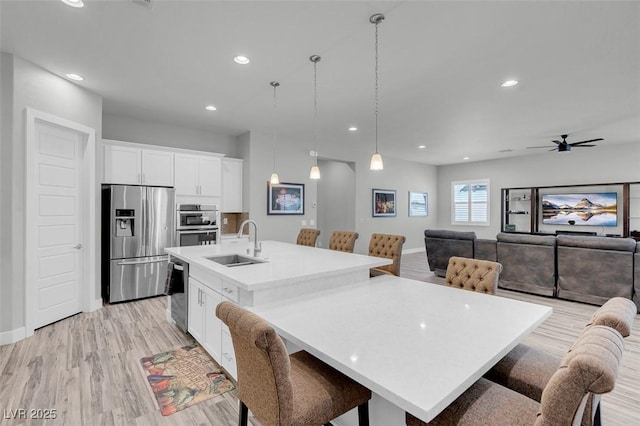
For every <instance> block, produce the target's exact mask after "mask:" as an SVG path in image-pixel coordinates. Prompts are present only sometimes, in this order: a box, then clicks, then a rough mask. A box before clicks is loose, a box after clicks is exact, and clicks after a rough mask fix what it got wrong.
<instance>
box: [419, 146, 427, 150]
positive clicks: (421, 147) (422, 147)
mask: <svg viewBox="0 0 640 426" xmlns="http://www.w3.org/2000/svg"><path fill="white" fill-rule="evenodd" d="M426 147H427V146H426V145H418V149H425V148H426Z"/></svg>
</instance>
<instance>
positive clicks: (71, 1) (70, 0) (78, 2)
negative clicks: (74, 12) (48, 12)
mask: <svg viewBox="0 0 640 426" xmlns="http://www.w3.org/2000/svg"><path fill="white" fill-rule="evenodd" d="M62 3H64V4H66V5H68V6H71V7H82V6H84V3H83V2H82V0H62Z"/></svg>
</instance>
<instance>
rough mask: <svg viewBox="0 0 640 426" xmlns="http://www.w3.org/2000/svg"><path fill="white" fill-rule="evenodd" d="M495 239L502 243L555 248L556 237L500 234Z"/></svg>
mask: <svg viewBox="0 0 640 426" xmlns="http://www.w3.org/2000/svg"><path fill="white" fill-rule="evenodd" d="M496 239H497V240H498V242H502V243H515V244H535V245H539V246H555V245H556V237H555V236H553V235H532V234H513V233H509V232H500V233H499V234H498V235H497V236H496Z"/></svg>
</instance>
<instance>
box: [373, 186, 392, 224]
mask: <svg viewBox="0 0 640 426" xmlns="http://www.w3.org/2000/svg"><path fill="white" fill-rule="evenodd" d="M371 200H372V207H371V208H372V212H373V217H385V216H395V215H396V191H395V190H393V189H373V192H372V195H371Z"/></svg>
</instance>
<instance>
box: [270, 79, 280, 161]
mask: <svg viewBox="0 0 640 426" xmlns="http://www.w3.org/2000/svg"><path fill="white" fill-rule="evenodd" d="M271 86H273V171H274V173H275V170H276V144H277V140H278V138H277V131H278V124H277V120H278V113H277V101H276V88H277V87H278V86H280V83H278V82H277V81H272V82H271Z"/></svg>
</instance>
